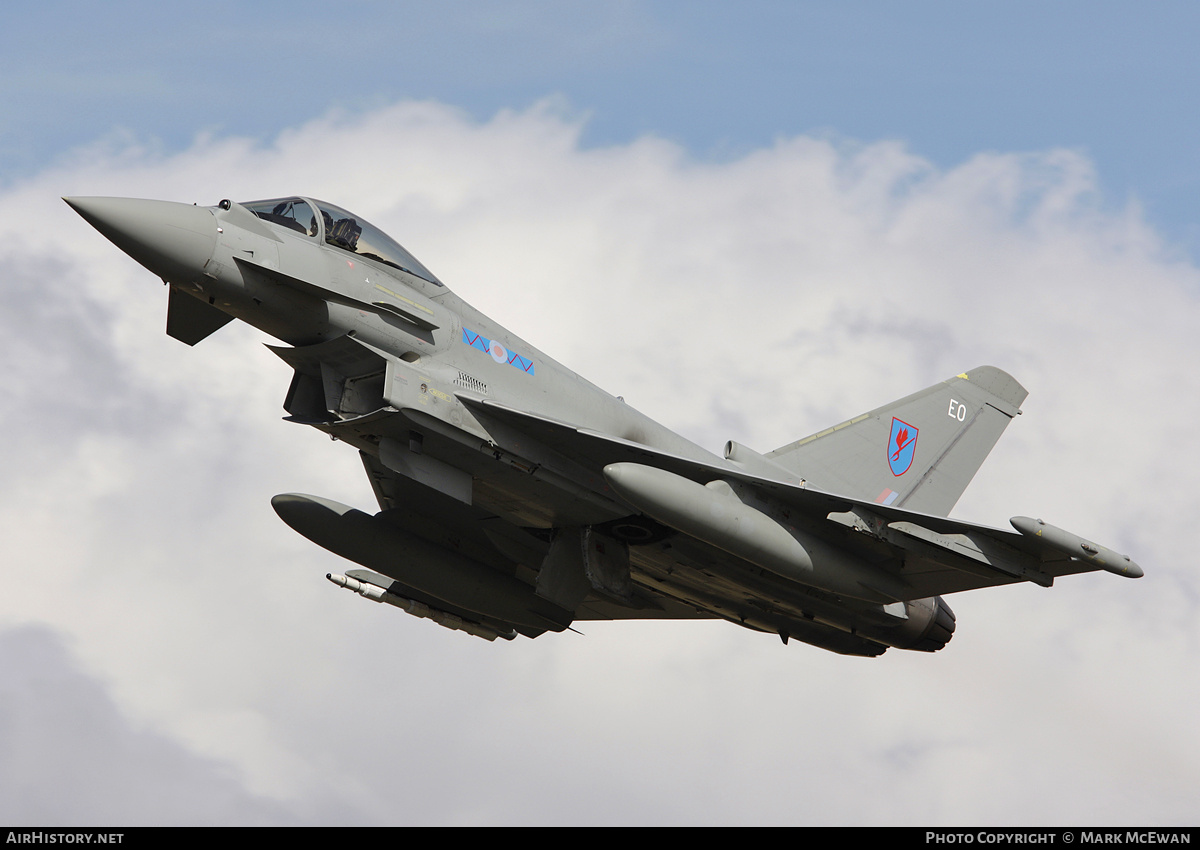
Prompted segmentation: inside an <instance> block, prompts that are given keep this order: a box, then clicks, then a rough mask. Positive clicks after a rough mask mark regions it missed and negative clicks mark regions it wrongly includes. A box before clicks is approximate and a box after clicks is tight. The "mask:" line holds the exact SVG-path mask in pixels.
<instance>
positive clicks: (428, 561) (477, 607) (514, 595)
mask: <svg viewBox="0 0 1200 850" xmlns="http://www.w3.org/2000/svg"><path fill="white" fill-rule="evenodd" d="M271 507H273V508H275V512H276V513H277V514H279V518H280V519H282V520H283V521H284V522H286V523H287V524H288V525H290V526H291V527H292V528H293V529H295V530H296V531H297V532H299V533H300V534H302V535H304V536H305V537H307V538H308V539H309V540H311V541H312V542H313V543H316V544H317V545H318V546H322V547H324V548H325V549H328V550H329V551H330V552H333V553H335V554H338V555H341V556H342V557H343V558H347V559H348V560H351V561H354V562H355V563H356V564H362V565H363V566H364V567H369V568H370V569H372V570H374V571H375V572H378V573H382V574H383V575H386V576H388V577H389V578H393V579H395V580H396V581H398V582H400V583H401V584H403V585H405V586H406V587H411V588H413V589H414V590H417V591H420V592H421V594H422V595H424V596H430V597H433V598H434V599H437V600H441V601H442V602H444V603H445V604H446V605H448V606H450V607H451V608H460V609H464V610H467V611H472V612H474V613H476V614H480V615H482V616H484V617H487V618H488V619H492V620H500V621H501V622H504V623H512V624H513V625H514V626H524V627H527V628H531V629H538V630H547V629H548V630H550V631H556V632H561V631H562V630H563V629H565V628H566V627H567V626H569V625H570V624H571V620H572V619H573V618H574V615H573V613H572V612H570V611H566V610H564V609H562V608H560V607H559V606H557V605H555V604H554V603H552V602H550V601H549V600H547V599H544V598H542V597H540V596H538V595H537V594H536V593H535V592H534V589H533V588H532V587H531V586H530V585H528V584H526V583H525V582H523V581H521V580H520V579H517V578H514V577H513V576H511V575H505V574H503V573H501V572H499V571H497V570H495V569H492V568H491V567H489V566H487V565H486V564H482V563H480V562H479V561H476V560H473V559H471V558H468V557H466V556H465V555H462V554H459V553H458V552H454V551H452V550H450V549H447V548H445V547H443V546H438V545H437V544H435V543H431V542H429V541H428V540H425V539H424V538H421V537H418V536H416V535H415V534H412V533H411V532H408V531H405V530H404V529H402V528H399V527H397V526H395V525H393V524H391V523H389V522H387V521H386V520H381V519H379V518H378V517H374V516H370V515H368V514H365V513H363V512H362V511H358V510H355V509H354V508H350V507H347V506H346V505H342V504H339V503H337V502H334V501H330V500H328V499H322V498H319V497H316V496H304V495H301V494H299V493H285V494H281V495H278V496H275V497H274V498H272V499H271Z"/></svg>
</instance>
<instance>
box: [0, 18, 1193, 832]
mask: <svg viewBox="0 0 1200 850" xmlns="http://www.w3.org/2000/svg"><path fill="white" fill-rule="evenodd" d="M1198 17H1200V11H1196V8H1195V7H1194V6H1192V5H1187V4H1182V3H1158V4H1154V5H1152V6H1148V7H1134V6H1133V5H1132V4H1107V3H1072V2H1062V3H1053V4H1040V3H1015V2H1014V3H1003V4H1000V3H975V4H959V3H908V4H885V3H840V4H832V3H830V4H809V3H741V4H738V5H737V6H736V7H735V6H734V5H733V4H718V3H637V2H627V3H606V4H585V3H471V2H460V3H443V4H416V3H371V2H364V3H357V4H352V5H349V6H346V5H342V6H338V5H336V4H328V3H322V4H315V3H312V4H310V3H273V2H272V3H255V4H235V3H227V2H217V3H208V4H204V5H203V6H194V5H192V4H187V5H171V4H162V3H156V4H150V3H144V4H143V3H116V4H108V5H105V6H100V5H97V4H84V3H47V4H41V5H30V6H27V7H23V8H22V9H21V10H20V13H19V15H15V14H10V15H9V16H8V17H7V18H6V20H5V26H4V28H3V29H2V30H0V230H3V232H5V233H9V234H19V238H10V239H9V240H7V241H6V242H4V243H3V244H0V362H4V363H6V364H8V371H7V373H6V376H7V378H6V384H5V398H6V404H5V405H3V406H0V427H2V428H3V429H4V433H5V440H4V441H3V443H0V468H3V469H4V470H5V475H6V478H5V481H6V487H5V488H3V489H0V540H3V541H4V556H5V563H6V569H5V570H4V571H3V572H2V573H0V648H3V649H4V650H5V651H4V652H3V653H0V706H2V707H3V711H0V752H3V753H5V754H6V755H5V758H4V759H0V819H4V820H7V821H9V822H25V823H31V822H36V823H39V824H43V825H67V824H93V825H94V824H112V825H117V826H120V825H128V824H137V823H169V824H196V823H273V824H342V823H356V824H392V825H405V824H697V823H700V824H759V825H762V824H775V823H778V824H880V825H886V824H908V825H916V826H930V825H954V826H960V825H967V824H987V825H995V824H1011V825H1032V824H1044V825H1061V824H1064V823H1069V824H1077V825H1101V824H1108V825H1114V824H1115V825H1119V824H1129V823H1142V824H1154V825H1187V824H1191V823H1194V821H1195V814H1196V803H1195V801H1196V799H1197V798H1198V795H1200V729H1197V726H1196V723H1195V718H1194V714H1195V710H1194V706H1195V705H1196V704H1197V703H1198V702H1200V680H1198V679H1197V677H1195V676H1194V675H1192V674H1191V673H1192V671H1194V670H1195V669H1196V664H1197V658H1198V657H1200V579H1198V578H1197V574H1196V571H1195V569H1194V556H1193V554H1192V550H1193V540H1192V533H1191V527H1190V525H1189V523H1188V521H1187V517H1188V516H1190V514H1191V513H1192V512H1193V509H1192V505H1193V504H1194V502H1195V499H1194V495H1193V492H1194V489H1195V477H1196V476H1195V467H1196V464H1195V460H1194V459H1195V458H1196V457H1200V431H1198V430H1197V429H1196V427H1195V425H1194V423H1195V422H1196V421H1200V397H1198V396H1197V394H1196V393H1195V392H1194V391H1193V388H1194V385H1195V374H1194V373H1195V363H1197V362H1200V334H1197V333H1196V329H1197V328H1198V327H1200V268H1197V264H1196V262H1195V256H1196V255H1197V253H1198V251H1200V228H1198V227H1197V224H1198V223H1200V211H1198V210H1197V208H1196V201H1195V198H1196V196H1197V191H1196V190H1197V188H1198V187H1197V183H1198V182H1200V181H1198V180H1197V173H1198V172H1197V165H1196V162H1195V159H1196V152H1197V151H1200V144H1197V143H1198V142H1200V138H1198V135H1200V133H1198V131H1197V127H1196V121H1195V120H1194V118H1193V117H1192V115H1193V108H1192V107H1193V103H1192V99H1193V92H1194V91H1196V90H1200V85H1198V83H1200V79H1198V76H1200V75H1198V73H1197V70H1196V66H1197V64H1200V63H1196V62H1195V61H1194V60H1193V58H1192V56H1193V52H1194V47H1193V45H1192V43H1191V40H1192V38H1191V37H1192V35H1193V34H1194V32H1195V31H1196V29H1197V28H1196V23H1197V18H1198ZM291 193H308V194H311V195H315V196H317V197H322V198H326V199H328V200H329V201H332V202H334V203H337V204H339V205H341V206H344V207H346V208H348V209H351V210H353V211H355V212H356V213H359V214H361V215H362V216H363V217H364V218H366V219H368V220H370V221H371V222H372V223H373V224H375V225H377V226H379V227H381V228H382V229H383V230H385V231H386V232H388V233H389V234H390V235H392V236H394V237H396V238H397V239H398V240H399V241H401V242H402V243H403V244H404V245H405V246H406V247H408V248H409V249H410V250H412V251H413V253H414V254H415V255H416V256H417V257H418V258H419V259H421V261H422V262H424V263H425V264H426V265H427V266H428V267H429V268H430V269H431V270H432V271H433V272H434V273H435V274H437V275H438V277H439V278H440V279H442V280H443V281H445V282H446V283H447V284H448V285H449V286H450V287H451V288H452V289H453V290H454V291H455V292H456V293H457V294H458V295H460V296H461V297H463V298H464V299H465V300H467V301H469V302H470V303H471V304H473V305H474V306H475V307H477V308H479V309H481V310H483V311H484V312H486V313H488V314H489V315H490V316H492V317H493V318H495V319H496V320H497V321H499V322H501V323H503V324H504V325H506V326H507V327H508V328H509V329H511V330H512V331H513V333H514V334H516V335H518V337H519V338H521V339H523V340H526V341H528V344H529V345H530V346H535V347H536V348H537V349H538V350H540V351H541V352H545V353H546V355H547V356H552V357H554V358H556V359H558V360H561V361H562V362H564V363H566V364H567V365H569V366H571V367H572V368H574V369H576V370H578V371H579V372H580V373H581V374H583V375H584V376H585V377H587V378H588V379H590V380H593V381H594V382H596V383H597V384H598V385H600V386H602V387H603V388H605V389H607V390H609V391H611V392H613V393H618V394H621V395H623V396H624V397H625V399H626V400H627V402H628V403H629V404H631V405H633V406H635V407H637V408H639V409H641V410H643V411H644V412H646V413H647V414H649V415H651V416H653V417H654V418H656V419H658V420H659V421H662V422H663V423H664V424H666V425H668V426H670V427H672V428H674V429H675V430H677V431H679V432H680V433H683V434H684V435H685V436H687V437H689V438H691V439H693V440H695V441H696V442H697V443H699V444H701V445H703V446H705V447H707V448H709V449H712V450H714V451H720V447H721V446H722V445H723V443H724V441H725V440H727V439H734V440H737V441H738V442H741V443H743V444H744V445H748V446H751V447H753V448H755V449H758V450H760V451H767V450H770V449H771V448H774V447H775V446H780V445H784V444H786V443H789V442H791V441H793V440H795V439H797V438H799V437H802V436H804V435H805V434H809V433H814V432H816V431H818V430H820V429H822V428H825V427H827V426H829V425H831V424H833V423H835V422H839V421H843V420H845V419H847V418H849V417H850V416H853V415H855V414H858V413H860V412H862V411H864V410H869V409H871V408H874V407H876V406H878V405H880V404H883V403H885V402H886V401H887V400H888V399H892V398H897V397H900V396H902V395H905V394H907V393H909V392H912V391H915V390H917V389H919V388H921V387H923V386H928V385H929V384H931V383H934V382H935V381H939V380H942V379H944V378H946V377H948V376H949V375H953V374H956V373H958V372H961V371H963V370H965V369H970V368H972V367H974V366H977V365H981V364H984V363H990V364H994V365H996V366H998V367H1000V368H1003V369H1005V370H1007V371H1010V372H1011V373H1012V374H1013V375H1014V376H1015V377H1016V378H1017V379H1018V380H1019V381H1021V383H1022V384H1024V385H1025V386H1026V388H1027V389H1029V391H1030V397H1029V400H1028V401H1027V402H1026V404H1025V405H1024V412H1025V413H1026V414H1028V415H1024V416H1021V417H1019V419H1018V420H1016V421H1015V422H1014V424H1013V425H1012V427H1011V428H1010V429H1009V431H1008V432H1007V433H1006V434H1005V436H1004V439H1003V440H1001V442H1000V444H999V445H998V446H997V449H996V450H995V452H994V453H993V454H992V455H991V456H990V457H989V459H988V461H987V463H986V464H985V465H984V467H983V468H982V469H981V471H980V473H979V475H978V476H977V477H976V479H975V481H974V482H973V484H972V486H971V487H970V488H969V489H968V490H967V493H966V494H965V496H964V498H963V499H962V501H961V502H960V503H959V505H958V506H957V507H956V509H955V511H954V515H955V516H960V517H962V518H964V519H968V520H972V521H977V522H981V523H984V524H988V525H992V526H996V527H1005V526H1006V524H1007V519H1008V517H1010V516H1014V515H1027V516H1040V517H1044V518H1045V519H1046V520H1047V521H1049V522H1052V523H1054V524H1056V525H1061V526H1063V527H1066V528H1069V529H1071V530H1073V531H1078V532H1079V533H1081V534H1083V535H1086V536H1089V537H1092V538H1094V539H1096V540H1097V541H1098V542H1101V543H1103V544H1105V545H1108V546H1111V547H1113V548H1115V549H1117V550H1119V551H1125V552H1128V553H1129V554H1130V555H1131V556H1132V557H1133V558H1134V559H1135V560H1137V561H1138V562H1139V563H1140V564H1142V566H1143V567H1144V568H1145V569H1146V572H1147V575H1146V578H1144V579H1140V580H1138V581H1128V580H1123V579H1119V578H1117V577H1114V576H1111V575H1108V574H1099V575H1085V576H1078V577H1070V578H1067V579H1063V580H1062V581H1060V582H1057V583H1056V585H1055V587H1054V588H1052V589H1050V590H1045V589H1042V588H1038V587H1034V586H1032V585H1023V586H1016V587H1011V588H1001V589H995V590H992V591H980V592H973V593H966V594H956V595H954V596H953V597H952V598H951V599H950V600H948V601H949V602H950V604H951V605H952V606H953V608H954V610H955V612H956V613H957V615H958V618H959V619H958V629H957V631H956V633H955V636H954V640H953V641H952V642H951V644H950V645H949V646H948V647H947V648H946V649H945V650H943V651H942V652H939V653H936V654H934V655H925V654H919V653H902V652H900V651H895V650H893V651H890V652H888V653H887V654H886V655H885V656H883V657H882V658H880V659H875V660H872V661H864V660H862V659H847V658H842V657H840V656H835V655H832V654H830V653H826V652H823V651H819V650H816V649H813V648H810V647H807V646H804V645H798V644H797V643H796V642H795V641H793V642H792V643H791V644H790V645H788V646H783V645H782V643H781V642H780V641H779V640H778V639H777V638H772V637H771V636H765V635H760V634H754V633H751V632H748V631H746V630H743V629H738V628H736V627H734V626H732V625H730V624H726V623H666V624H655V623H619V624H601V623H595V624H588V625H587V627H586V628H581V629H580V632H582V634H579V633H574V632H570V633H565V634H563V635H547V636H544V637H541V638H539V639H537V640H535V641H529V640H518V641H514V642H512V643H510V644H506V645H503V646H495V645H492V644H485V643H484V642H483V641H480V640H477V639H475V638H471V637H469V636H465V635H462V634H459V633H453V632H449V631H447V630H444V629H440V628H438V627H437V626H435V625H432V624H430V623H429V622H427V621H419V620H417V619H415V618H412V617H408V616H405V615H403V614H401V613H399V612H396V611H390V610H383V609H384V608H385V607H386V606H373V605H370V604H369V603H367V602H365V601H364V600H361V599H359V598H357V597H353V596H352V595H351V594H347V593H345V591H341V590H338V589H336V588H334V587H333V586H332V585H330V584H329V583H328V582H326V581H325V579H324V575H325V574H326V573H327V572H329V571H331V570H336V569H344V567H345V566H346V565H345V564H344V563H342V562H340V561H337V560H336V559H333V556H331V555H329V553H327V552H325V551H323V550H320V549H318V548H317V547H315V546H312V545H311V544H309V543H308V541H306V540H304V539H302V538H300V537H299V536H298V535H296V534H294V533H293V532H292V531H291V530H290V529H288V528H287V527H286V526H284V525H283V524H282V523H280V522H279V521H278V518H277V517H276V516H275V514H274V512H273V511H272V510H271V508H270V498H271V496H273V495H275V494H276V493H281V492H297V491H298V492H309V493H314V494H319V495H323V496H327V497H329V498H332V499H335V500H337V501H340V502H344V503H346V504H351V505H354V506H356V507H360V508H363V509H371V508H372V507H373V496H372V493H371V490H370V487H369V484H368V482H367V481H366V478H365V476H364V475H363V474H362V468H361V464H360V463H359V461H358V459H357V458H355V457H354V456H353V452H350V451H348V450H347V449H346V447H345V446H343V445H341V444H338V443H332V442H331V441H329V440H328V439H326V438H324V437H323V436H322V435H320V434H317V433H315V432H313V431H312V430H311V429H308V428H304V427H298V426H295V425H291V424H288V423H283V422H280V421H279V417H280V416H281V415H282V410H281V407H280V405H281V402H282V400H283V398H284V395H285V393H286V389H287V386H288V382H289V380H290V378H291V372H290V369H289V368H288V367H287V366H286V365H285V364H284V363H283V362H282V361H281V360H279V359H278V358H276V357H274V356H273V355H271V354H270V353H269V352H266V351H264V350H263V348H262V346H261V343H263V342H271V340H269V339H268V338H266V337H265V336H264V335H262V334H260V333H257V332H255V331H253V330H252V329H250V328H248V327H247V326H244V325H240V324H238V323H232V324H231V325H229V326H227V327H226V328H225V329H223V330H221V331H220V332H219V333H217V334H214V335H213V336H212V337H211V338H209V339H206V340H204V341H203V342H202V343H201V344H200V345H198V346H196V347H195V348H189V347H187V346H184V345H182V344H180V343H178V342H177V341H175V340H173V339H170V338H168V337H166V336H165V334H164V333H163V316H164V313H165V297H166V295H165V288H164V287H163V286H162V285H161V282H159V281H157V280H156V279H154V278H153V276H152V275H149V274H147V273H146V272H145V270H144V269H142V268H141V267H140V266H138V265H136V264H135V263H134V262H133V261H131V260H129V258H127V257H125V256H124V255H122V254H121V253H120V252H119V251H117V250H116V249H115V248H114V247H113V246H112V245H111V244H110V243H108V242H107V241H105V240H104V239H103V238H102V237H101V236H100V235H99V234H97V233H95V232H93V231H92V230H91V229H90V228H89V227H88V226H87V225H86V224H85V223H84V222H82V221H81V220H80V219H79V218H78V216H76V215H75V214H74V213H73V212H72V211H71V210H70V209H69V208H68V207H67V206H66V205H65V204H63V203H62V202H61V201H60V200H59V197H60V196H62V195H73V194H79V195H89V194H95V195H125V196H132V197H157V198H163V199H168V200H181V201H189V202H190V201H198V202H200V203H201V204H212V203H215V202H216V201H218V200H219V199H221V198H224V197H230V198H234V199H242V200H247V199H251V198H262V197H277V196H280V195H283V194H291ZM518 350H519V347H518ZM145 801H150V803H149V804H147V803H146V802H145Z"/></svg>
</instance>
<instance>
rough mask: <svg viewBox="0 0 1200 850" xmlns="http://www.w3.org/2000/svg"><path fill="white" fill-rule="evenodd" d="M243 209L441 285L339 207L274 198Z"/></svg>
mask: <svg viewBox="0 0 1200 850" xmlns="http://www.w3.org/2000/svg"><path fill="white" fill-rule="evenodd" d="M242 206H243V207H245V208H246V209H248V210H250V212H252V213H254V214H255V215H256V216H258V217H259V218H261V219H262V220H263V221H269V222H271V223H272V224H277V225H279V226H281V227H286V228H287V229H289V230H294V231H296V232H297V233H303V234H304V235H305V236H310V237H313V238H315V239H320V238H323V239H324V240H325V241H326V242H327V243H328V244H330V245H332V246H334V247H335V248H340V249H341V250H343V251H349V252H350V253H352V254H358V255H359V256H360V257H366V258H368V259H371V260H375V261H376V262H379V263H383V264H384V265H388V266H392V267H393V268H397V269H400V270H401V271H406V272H408V273H409V274H412V275H416V276H417V277H419V278H422V279H424V280H427V281H429V282H430V283H433V284H437V285H438V286H443V285H444V284H443V283H442V282H441V281H440V280H438V279H437V278H436V277H434V276H433V272H431V271H429V269H427V268H425V266H423V265H421V263H420V261H419V260H418V259H417V258H416V257H414V256H413V255H412V254H410V253H408V251H406V250H404V248H403V247H401V245H400V244H399V243H398V242H396V241H395V240H393V239H392V238H391V237H390V236H388V235H387V234H386V233H384V232H383V231H382V230H380V229H378V228H377V227H375V226H374V225H371V224H369V223H367V222H366V221H363V220H362V219H361V218H359V217H358V216H356V215H354V214H353V213H349V212H347V211H346V210H344V209H342V208H341V207H335V206H334V205H333V204H327V203H325V202H324V201H317V200H311V201H310V200H305V199H304V198H273V199H271V200H267V201H250V202H248V203H245V204H242ZM314 207H315V211H314ZM318 213H319V215H318Z"/></svg>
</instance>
